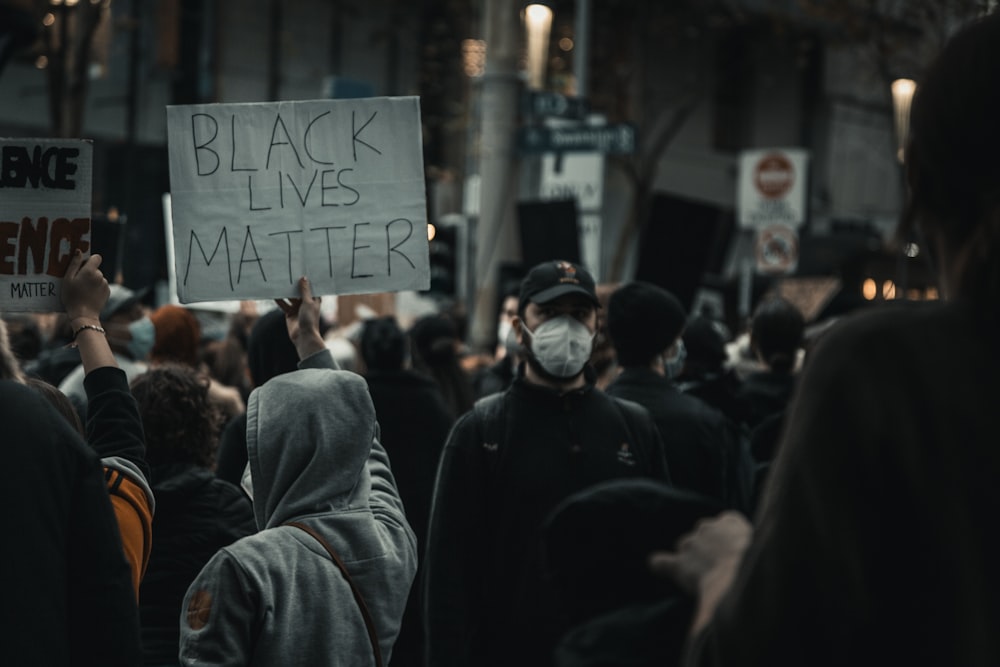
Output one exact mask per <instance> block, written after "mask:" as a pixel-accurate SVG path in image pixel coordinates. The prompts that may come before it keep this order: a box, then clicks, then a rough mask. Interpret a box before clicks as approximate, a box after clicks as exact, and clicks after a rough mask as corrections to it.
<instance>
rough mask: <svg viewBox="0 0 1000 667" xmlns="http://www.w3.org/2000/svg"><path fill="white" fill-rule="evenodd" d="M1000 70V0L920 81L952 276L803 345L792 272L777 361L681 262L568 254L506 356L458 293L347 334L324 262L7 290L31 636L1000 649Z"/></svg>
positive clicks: (261, 644)
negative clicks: (272, 291)
mask: <svg viewBox="0 0 1000 667" xmlns="http://www.w3.org/2000/svg"><path fill="white" fill-rule="evenodd" d="M998 81H1000V15H990V16H988V17H986V18H983V19H981V20H979V21H977V22H975V23H973V24H971V25H970V26H968V27H966V28H965V29H964V30H962V31H961V32H960V33H959V34H958V36H957V37H955V38H954V39H953V40H952V41H951V42H950V43H949V45H948V46H947V47H946V48H945V50H944V51H943V53H942V55H941V57H940V59H939V60H938V61H937V62H936V63H935V65H934V66H933V67H932V68H931V69H930V70H929V71H928V73H927V75H926V77H925V78H924V80H923V81H922V82H921V84H920V88H919V90H918V93H917V97H916V99H915V101H914V105H913V113H912V133H911V139H910V143H909V145H908V147H907V151H906V165H907V175H908V183H909V188H910V190H909V192H910V197H909V205H908V209H907V215H906V216H905V219H904V221H903V224H902V225H901V233H902V234H903V235H910V236H914V237H916V238H918V239H919V242H920V243H921V244H922V245H924V246H925V247H927V248H928V249H929V250H930V251H931V252H932V253H933V254H934V256H935V258H936V262H937V266H938V269H939V272H940V273H939V278H940V281H941V285H942V288H943V292H944V295H945V299H943V300H942V301H941V302H937V303H919V304H918V303H907V302H901V303H899V304H894V305H892V306H887V307H884V308H881V309H877V310H875V311H874V312H868V313H864V314H857V315H852V316H850V317H846V318H844V319H843V320H842V321H839V322H837V323H836V324H835V325H833V326H832V327H829V328H827V329H826V330H825V333H824V334H823V336H822V340H820V341H818V342H817V341H809V351H808V355H804V354H803V353H804V348H805V346H806V342H807V341H806V338H805V331H806V329H805V325H806V322H805V319H804V317H803V315H802V313H801V312H800V311H799V310H798V309H797V308H796V307H795V306H794V305H793V304H791V303H789V302H788V301H785V300H783V299H780V298H777V297H769V298H766V299H764V300H763V301H762V302H761V303H760V304H759V305H758V307H757V308H756V310H755V312H754V315H753V318H752V320H751V322H750V326H749V328H748V331H747V332H746V333H747V334H748V335H749V350H750V353H751V354H752V356H753V358H754V359H755V365H754V366H753V370H752V372H749V373H748V372H746V370H745V364H733V363H732V361H733V359H732V358H731V354H732V350H733V346H732V345H731V344H730V343H731V341H730V340H729V339H730V338H731V336H730V335H729V333H728V330H727V329H726V327H725V326H724V325H723V324H722V323H721V322H717V321H713V320H711V319H709V318H706V317H704V316H696V315H693V314H691V313H688V312H687V311H686V309H685V307H684V305H683V304H682V303H681V302H680V301H679V300H678V299H677V297H676V296H674V295H673V294H671V293H670V292H669V291H668V290H666V289H664V288H663V287H660V286H657V285H652V284H648V283H644V282H639V281H632V282H627V283H624V284H621V285H607V286H600V285H597V284H596V283H595V281H594V279H593V277H592V275H591V274H590V273H589V272H588V271H587V270H586V269H585V268H584V267H582V266H579V265H577V264H574V263H572V262H567V261H562V260H559V259H553V260H551V261H547V262H543V263H541V264H539V265H537V266H534V267H531V268H530V270H529V271H527V273H526V275H525V276H524V278H523V280H522V281H521V282H520V283H519V284H518V285H516V286H509V287H508V288H507V289H504V290H503V291H502V292H501V294H500V295H499V297H500V298H499V299H498V301H499V304H498V305H499V308H498V313H497V336H496V346H495V348H494V349H493V350H491V351H490V354H488V355H480V356H476V357H474V356H472V355H470V354H469V353H468V350H467V348H466V346H465V344H464V342H463V331H462V329H463V327H462V322H461V321H460V320H458V319H456V318H455V317H453V316H451V315H449V314H448V313H440V314H432V315H427V316H424V317H421V318H419V319H418V320H416V321H415V322H401V321H400V320H399V319H397V318H396V317H395V316H394V315H391V314H388V315H383V316H375V317H370V318H367V319H365V320H364V321H363V322H362V323H361V326H359V327H356V328H353V329H352V330H351V333H350V335H349V336H347V337H346V340H347V341H349V343H350V345H348V346H347V348H346V349H347V353H346V355H347V356H345V352H344V350H345V347H344V345H343V343H344V338H343V331H342V328H338V327H337V326H336V323H335V322H326V321H324V319H323V315H322V310H321V307H320V302H321V300H320V299H319V298H318V297H314V296H313V294H312V288H311V285H310V283H309V281H308V279H307V278H305V277H303V278H302V279H300V281H299V283H298V294H299V296H298V297H296V298H289V299H280V300H278V301H277V302H276V305H277V308H276V309H274V310H272V311H270V312H267V313H264V314H262V315H259V316H257V315H254V314H252V313H247V312H241V313H240V314H238V315H236V316H233V317H232V320H231V323H230V327H229V330H228V333H227V334H226V335H225V336H224V337H222V338H218V337H215V338H213V337H212V336H208V335H205V334H204V332H203V330H202V326H201V324H200V322H199V318H198V316H197V315H196V314H195V313H194V312H192V311H190V310H188V309H186V308H184V307H181V306H175V305H161V306H159V307H155V304H151V303H150V302H149V298H150V294H148V293H146V292H144V291H133V290H130V289H128V288H126V287H124V286H122V285H109V284H108V281H107V280H106V279H105V277H104V275H103V273H102V272H101V269H100V266H101V257H100V256H99V255H90V256H88V255H84V254H82V253H80V252H79V251H77V252H76V253H75V254H74V255H73V257H72V260H71V262H70V263H69V267H68V269H67V272H66V275H65V277H64V278H63V279H62V284H61V298H62V301H63V305H64V312H63V313H61V314H60V315H59V316H58V317H57V318H55V319H53V318H32V317H28V316H23V315H17V316H13V315H10V314H4V320H3V321H0V394H2V395H3V397H4V399H5V400H4V401H3V402H2V403H0V409H2V410H3V411H4V414H5V420H4V423H5V424H6V429H7V432H8V436H7V437H6V438H5V440H6V442H7V443H8V447H7V450H8V452H9V458H8V461H9V462H10V463H12V464H13V465H12V466H11V467H10V471H11V476H12V477H13V478H14V479H13V481H11V482H8V483H7V484H4V485H0V503H3V506H4V507H6V508H7V515H8V516H9V517H10V518H11V521H12V522H13V525H12V529H11V530H10V531H9V537H10V540H9V541H10V545H9V546H8V547H7V548H5V549H4V555H3V556H2V561H0V562H2V563H3V565H4V567H3V568H2V572H0V579H2V582H3V584H4V586H5V587H6V589H7V590H8V591H10V592H12V593H13V600H15V603H14V604H11V605H7V609H8V611H7V612H5V613H4V617H3V618H4V623H3V624H0V627H2V628H3V629H2V630H0V633H2V635H0V636H2V638H3V647H4V656H5V659H7V660H9V661H10V663H11V664H44V665H62V664H94V665H138V664H146V665H151V666H153V667H167V666H168V665H171V666H172V665H185V666H188V665H190V666H194V665H199V666H201V665H369V664H375V665H379V666H381V665H388V664H392V665H399V666H403V667H410V666H412V667H423V666H427V667H449V666H455V667H468V666H471V665H475V666H477V667H481V666H485V667H489V666H492V665H496V666H498V667H499V666H505V667H506V666H509V665H527V666H529V667H530V666H534V665H537V666H538V667H583V666H592V667H597V666H598V665H675V664H682V663H683V664H713V665H799V664H829V665H834V664H836V665H840V664H872V665H875V664H879V665H882V664H963V665H991V664H996V663H997V661H998V660H1000V640H998V639H997V634H996V632H995V629H996V627H998V621H1000V604H998V602H997V601H996V600H997V599H998V597H997V595H996V593H997V592H998V590H1000V587H998V584H997V582H996V579H997V577H994V576H993V570H992V562H993V561H994V559H995V557H996V556H998V555H1000V540H997V539H995V538H994V537H993V533H994V531H992V529H991V528H990V526H991V520H992V519H994V518H995V516H996V515H997V510H1000V495H998V494H997V492H996V491H995V489H996V483H995V480H996V478H997V475H998V474H1000V456H998V452H1000V450H998V448H997V447H996V439H997V438H996V428H995V425H994V424H993V421H994V420H993V414H994V413H993V408H994V406H995V404H996V403H997V399H998V398H1000V396H998V395H997V389H996V386H997V385H996V381H995V378H996V377H997V376H998V375H1000V359H998V357H997V353H996V350H995V345H994V344H993V343H994V341H995V338H994V337H993V336H994V335H995V329H996V327H997V324H998V321H997V320H998V316H1000V313H998V311H997V307H996V304H997V297H998V293H1000V259H998V255H997V252H998V250H1000V167H998V166H997V164H998V163H997V162H996V160H995V158H994V155H995V154H996V153H997V150H998V149H1000V124H997V122H996V120H995V118H996V113H997V112H998V111H1000V86H998V85H996V83H997V82H998ZM335 336H341V338H340V339H338V340H337V341H336V344H335V343H334V337H335ZM334 350H336V351H337V355H336V356H335V355H334V353H333V351H334ZM803 358H804V360H803ZM473 362H475V363H473Z"/></svg>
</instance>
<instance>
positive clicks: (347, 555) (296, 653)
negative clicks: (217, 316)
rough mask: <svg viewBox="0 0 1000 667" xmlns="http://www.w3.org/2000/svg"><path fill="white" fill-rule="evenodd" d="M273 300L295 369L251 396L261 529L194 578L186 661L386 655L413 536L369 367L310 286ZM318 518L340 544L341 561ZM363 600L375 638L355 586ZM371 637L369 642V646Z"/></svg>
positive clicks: (369, 659)
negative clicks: (337, 348)
mask: <svg viewBox="0 0 1000 667" xmlns="http://www.w3.org/2000/svg"><path fill="white" fill-rule="evenodd" d="M299 289H300V293H301V294H302V298H301V299H290V300H288V301H279V302H278V305H279V306H281V308H282V310H284V311H285V315H286V318H287V320H286V321H287V324H288V331H289V337H290V338H291V340H292V342H293V343H294V344H295V346H296V349H297V350H298V352H299V356H300V358H301V360H302V361H301V362H300V363H299V369H300V370H297V371H294V372H292V373H287V374H285V375H280V376H277V377H274V378H272V379H271V380H269V381H268V382H266V383H265V384H264V385H262V386H261V387H258V388H257V389H255V390H254V391H253V393H252V394H251V395H250V399H249V401H248V404H247V450H248V454H249V467H250V477H251V480H252V493H253V500H254V502H253V505H254V515H255V518H256V521H257V527H258V528H259V529H260V532H259V533H257V534H256V535H251V536H248V537H245V538H243V539H241V540H238V541H237V542H235V543H234V544H232V545H231V546H229V547H225V548H223V549H221V550H219V552H218V553H217V554H216V555H215V556H214V557H213V558H212V559H211V560H210V561H209V562H208V564H207V565H205V567H204V568H203V569H202V571H201V573H200V574H199V575H198V577H197V578H196V579H195V581H194V582H192V584H191V586H190V587H189V589H188V591H187V594H186V595H185V598H184V603H183V607H182V610H181V617H180V628H181V639H180V655H179V659H180V664H181V665H199V666H202V665H282V666H292V665H309V666H310V667H312V666H320V665H327V666H331V667H332V666H336V665H352V666H354V665H370V664H379V663H378V662H377V661H376V657H375V653H376V651H375V650H374V648H375V645H377V647H378V652H379V653H380V654H381V664H387V663H388V662H389V658H390V656H391V651H392V645H393V643H394V641H395V639H396V635H397V633H398V631H399V626H400V621H401V619H402V616H403V611H404V609H405V606H406V598H407V595H408V593H409V590H410V586H411V584H412V581H413V577H414V575H415V572H416V568H417V555H416V540H415V538H414V536H413V531H412V530H411V529H410V526H409V525H408V524H407V522H406V518H405V516H404V513H403V504H402V502H401V501H400V499H399V493H398V491H397V489H396V483H395V481H394V479H393V476H392V472H391V470H390V467H389V459H388V456H387V455H386V453H385V450H384V449H383V447H382V445H381V444H380V443H379V442H378V435H379V430H378V423H377V422H376V420H375V409H374V407H373V405H372V401H371V397H370V396H369V394H368V387H367V385H366V383H365V381H364V379H363V378H362V377H361V376H359V375H356V374H354V373H350V372H347V371H340V370H336V368H337V366H336V362H334V360H333V358H332V356H331V355H330V353H329V351H328V350H327V349H326V347H325V345H324V343H323V339H322V337H321V336H320V334H319V326H318V325H319V299H318V298H315V299H314V298H313V297H312V293H311V291H310V287H309V283H308V281H307V280H306V279H305V278H302V279H301V280H300V281H299ZM293 521H294V522H297V523H299V524H304V525H305V526H306V527H307V528H309V529H311V530H312V531H315V533H316V534H318V535H319V536H320V537H322V539H324V540H325V541H326V543H327V544H328V545H330V546H331V547H332V548H333V550H334V551H335V552H336V553H337V554H339V557H340V560H341V561H342V562H343V564H344V565H345V567H346V569H347V571H348V572H349V574H350V577H351V579H352V580H353V586H352V584H351V583H350V582H349V581H348V580H347V579H346V578H345V577H344V575H342V574H341V572H340V571H338V567H337V565H336V564H335V563H334V561H333V560H332V558H331V556H330V555H328V552H327V550H326V548H325V547H324V546H323V544H321V542H320V541H319V540H318V539H316V538H315V537H313V536H312V535H310V534H308V533H307V532H306V531H305V530H301V529H299V528H298V527H293V526H289V525H288V524H289V523H290V522H293ZM354 586H356V587H357V589H358V591H359V592H360V595H361V597H362V598H363V599H364V601H365V603H366V606H367V609H368V611H369V612H370V620H371V626H372V628H371V629H372V630H373V632H374V635H375V637H377V640H376V641H375V642H373V641H372V639H371V634H372V633H370V632H369V629H368V627H367V625H366V623H367V620H366V619H365V618H364V616H363V613H362V610H361V607H360V605H359V604H358V602H357V601H356V599H355V597H354V594H353V593H352V587H354ZM373 644H374V645H373Z"/></svg>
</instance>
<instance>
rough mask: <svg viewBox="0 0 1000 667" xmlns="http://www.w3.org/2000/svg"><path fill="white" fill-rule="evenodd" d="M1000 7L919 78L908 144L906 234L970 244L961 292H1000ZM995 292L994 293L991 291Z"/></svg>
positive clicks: (951, 249)
mask: <svg viewBox="0 0 1000 667" xmlns="http://www.w3.org/2000/svg"><path fill="white" fill-rule="evenodd" d="M998 82H1000V14H998V13H993V14H990V15H988V16H985V17H983V18H980V19H978V20H976V21H975V22H973V23H971V24H970V25H968V26H966V27H965V28H963V29H962V31H961V32H959V33H958V34H957V35H956V36H955V37H953V38H952V39H951V40H950V41H949V42H948V44H947V45H946V46H945V48H944V50H943V51H942V53H941V55H940V56H939V57H938V58H937V60H936V61H935V62H934V63H933V64H932V65H931V66H930V68H928V70H927V72H926V73H925V75H924V77H923V78H922V80H920V81H919V82H918V85H917V91H916V95H915V97H914V100H913V105H912V111H911V113H910V134H909V142H908V145H907V148H906V153H905V157H906V168H907V180H908V183H909V186H910V187H909V192H910V198H909V201H908V203H907V209H906V212H905V214H904V216H903V218H902V220H901V223H900V229H899V234H900V236H901V237H902V238H904V239H905V238H906V237H907V235H908V234H910V233H911V232H913V231H919V232H922V233H923V236H924V237H925V238H926V239H927V240H928V241H930V242H931V243H933V242H934V241H936V240H939V241H940V242H941V244H942V245H943V247H944V249H945V250H946V252H947V253H949V254H954V253H956V252H958V251H959V250H960V249H964V248H967V249H968V252H969V256H968V257H967V259H966V265H965V266H964V267H963V269H962V272H961V274H962V275H961V276H960V280H961V283H960V284H958V285H953V286H951V287H953V288H954V289H956V290H957V291H958V292H961V293H965V294H969V295H971V296H973V297H978V298H984V297H985V298H994V299H995V295H998V294H1000V254H998V253H997V248H998V246H1000V160H997V155H998V154H1000V122H997V118H998V117H1000V85H998ZM991 295H993V296H992V297H991Z"/></svg>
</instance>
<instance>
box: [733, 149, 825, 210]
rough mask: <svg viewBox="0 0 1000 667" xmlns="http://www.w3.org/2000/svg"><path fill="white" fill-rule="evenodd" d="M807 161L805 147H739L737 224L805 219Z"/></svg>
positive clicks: (807, 156) (807, 155) (807, 154)
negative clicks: (740, 148) (740, 151)
mask: <svg viewBox="0 0 1000 667" xmlns="http://www.w3.org/2000/svg"><path fill="white" fill-rule="evenodd" d="M808 165H809V153H808V151H805V150H802V149H799V148H769V149H762V150H751V151H743V152H742V153H741V154H740V161H739V167H740V176H739V183H738V185H737V192H736V195H737V208H738V214H739V222H740V226H741V227H744V228H755V229H760V228H762V227H767V226H769V225H773V224H783V225H788V226H791V227H798V226H799V225H801V224H802V223H803V222H805V219H806V182H807V169H808Z"/></svg>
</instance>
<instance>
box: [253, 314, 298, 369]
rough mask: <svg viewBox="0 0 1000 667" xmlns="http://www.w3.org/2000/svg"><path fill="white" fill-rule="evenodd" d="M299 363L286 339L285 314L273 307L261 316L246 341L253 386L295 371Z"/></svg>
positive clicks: (293, 348)
mask: <svg viewBox="0 0 1000 667" xmlns="http://www.w3.org/2000/svg"><path fill="white" fill-rule="evenodd" d="M298 363H299V353H298V352H297V351H296V350H295V345H294V344H293V343H292V341H290V340H289V339H288V326H287V325H286V324H285V313H284V312H282V311H281V310H279V309H276V310H272V311H270V312H267V313H264V314H263V315H261V316H260V318H259V319H258V320H257V323H256V324H254V326H253V329H252V330H251V331H250V339H249V341H248V342H247V365H248V366H249V367H250V378H251V379H252V380H253V384H254V386H255V387H259V386H261V385H262V384H264V383H265V382H267V381H268V380H270V379H271V378H273V377H274V376H275V375H281V374H282V373H290V372H292V371H294V370H295V369H297V368H298Z"/></svg>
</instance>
